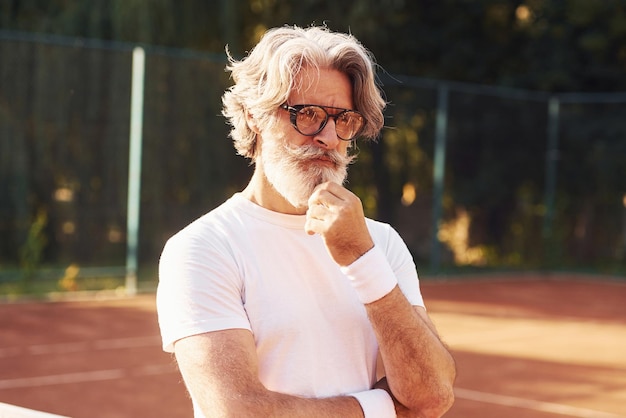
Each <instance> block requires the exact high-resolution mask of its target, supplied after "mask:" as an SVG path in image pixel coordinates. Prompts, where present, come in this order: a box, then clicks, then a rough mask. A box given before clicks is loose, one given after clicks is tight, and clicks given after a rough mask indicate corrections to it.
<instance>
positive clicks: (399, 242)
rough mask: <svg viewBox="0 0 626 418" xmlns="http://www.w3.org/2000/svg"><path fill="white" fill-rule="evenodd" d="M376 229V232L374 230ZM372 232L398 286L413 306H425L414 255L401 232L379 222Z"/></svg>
mask: <svg viewBox="0 0 626 418" xmlns="http://www.w3.org/2000/svg"><path fill="white" fill-rule="evenodd" d="M374 231H376V232H374ZM372 232H374V234H373V236H374V240H375V242H376V245H381V246H382V247H383V251H384V252H385V254H386V256H387V260H388V261H389V264H390V265H391V268H392V269H393V271H394V273H395V275H396V278H397V279H398V286H399V287H400V290H402V293H404V295H405V296H406V298H407V299H408V301H409V302H410V303H411V305H413V306H422V307H424V306H425V305H424V299H423V297H422V293H421V291H420V285H419V278H418V275H417V268H416V267H415V262H414V261H413V256H412V255H411V252H410V251H409V249H408V247H407V246H406V244H405V242H404V240H403V239H402V238H401V237H400V234H398V232H397V231H396V230H395V229H394V228H392V227H391V226H390V225H387V224H382V223H377V224H376V225H375V226H374V228H373V230H372Z"/></svg>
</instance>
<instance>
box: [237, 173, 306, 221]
mask: <svg viewBox="0 0 626 418" xmlns="http://www.w3.org/2000/svg"><path fill="white" fill-rule="evenodd" d="M241 194H242V196H243V197H245V198H246V199H248V200H249V201H251V202H252V203H255V204H257V205H259V206H261V207H262V208H265V209H268V210H271V211H274V212H279V213H284V214H287V215H304V214H305V213H306V210H307V208H306V207H295V206H293V205H292V204H291V203H289V201H287V199H285V198H284V197H283V195H281V194H280V193H278V192H277V191H276V189H275V188H274V186H272V185H271V183H270V182H269V181H268V180H267V177H266V176H265V173H264V172H263V167H262V165H260V164H257V165H256V166H255V169H254V174H253V175H252V178H251V179H250V182H249V183H248V185H247V186H246V188H245V189H244V190H243V191H242V192H241Z"/></svg>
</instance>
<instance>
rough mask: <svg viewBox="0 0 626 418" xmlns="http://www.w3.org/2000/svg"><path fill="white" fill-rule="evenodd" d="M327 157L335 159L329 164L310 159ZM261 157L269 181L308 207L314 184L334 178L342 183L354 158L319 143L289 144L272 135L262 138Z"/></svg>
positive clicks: (298, 204)
mask: <svg viewBox="0 0 626 418" xmlns="http://www.w3.org/2000/svg"><path fill="white" fill-rule="evenodd" d="M320 156H326V157H328V158H330V159H331V161H333V162H335V167H334V168H332V167H327V166H322V165H318V164H315V163H313V162H311V161H310V160H311V159H314V158H318V157H320ZM261 158H262V161H263V169H264V172H265V176H266V177H267V180H268V181H269V182H270V184H271V185H272V186H273V187H274V189H276V191H277V192H278V193H280V194H281V195H282V196H283V197H284V198H285V199H286V200H287V201H288V202H289V203H290V204H291V205H293V206H294V207H296V208H303V207H307V206H308V200H309V197H310V196H311V194H313V191H314V190H315V187H317V186H318V185H319V184H321V183H324V182H327V181H331V182H334V183H337V184H343V183H344V181H345V180H346V177H347V175H348V164H350V163H351V162H352V161H353V160H354V157H352V156H344V155H342V154H340V153H339V152H337V151H335V150H331V151H325V150H324V149H323V148H320V147H318V146H316V145H303V146H299V147H290V146H289V145H288V144H287V143H286V139H282V138H276V137H273V138H271V139H268V140H265V141H263V145H262V149H261Z"/></svg>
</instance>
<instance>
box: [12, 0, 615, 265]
mask: <svg viewBox="0 0 626 418" xmlns="http://www.w3.org/2000/svg"><path fill="white" fill-rule="evenodd" d="M311 23H316V24H321V23H325V24H327V25H328V26H329V27H330V28H331V29H334V30H340V31H350V32H352V33H353V34H355V35H356V36H357V37H358V38H359V39H360V40H361V41H362V42H363V43H364V44H365V45H366V46H367V47H368V48H369V49H370V50H371V51H372V52H373V53H374V55H375V56H376V58H377V61H378V63H379V64H380V66H381V67H382V69H383V70H382V71H381V73H383V72H384V71H386V72H389V73H391V74H402V75H409V76H417V77H428V78H434V79H441V80H454V81H462V82H473V83H480V84H490V85H498V86H507V87H517V88H525V89H531V90H540V91H545V92H567V91H586V92H603V91H615V90H626V77H624V74H625V71H626V0H603V1H588V0H565V1H560V0H474V1H458V0H440V1H409V0H378V1H376V0H354V1H348V2H339V1H336V0H300V1H297V2H296V1H293V0H238V1H235V0H219V1H205V0H202V1H200V0H189V1H184V2H180V1H177V0H111V1H109V0H69V1H68V0H52V1H50V0H13V1H9V2H1V3H0V29H5V30H13V31H31V32H41V33H50V34H56V35H66V36H76V37H84V38H97V39H102V40H110V41H122V42H129V43H144V44H151V45H155V46H162V47H173V48H185V50H186V51H189V50H195V51H201V52H205V53H211V54H217V56H218V57H219V59H218V60H214V59H204V58H198V57H195V56H193V54H190V55H192V57H191V58H189V57H188V56H185V57H184V58H183V56H184V55H185V54H183V53H181V52H180V51H174V50H171V49H170V50H167V51H166V52H167V53H159V52H155V51H160V52H163V51H162V50H156V49H155V48H153V49H152V52H151V53H149V54H148V58H147V59H148V61H147V66H148V69H149V70H148V71H149V72H148V74H147V79H146V90H145V92H146V99H145V104H146V108H145V120H146V121H147V122H146V124H145V127H144V136H145V139H144V150H145V153H144V173H148V174H147V175H145V176H144V179H143V180H144V181H143V185H142V222H143V223H142V226H141V230H142V234H144V235H143V238H142V246H141V248H142V250H141V251H142V253H141V256H142V257H144V259H145V258H148V259H150V260H154V259H156V257H157V255H158V252H159V250H160V248H162V245H163V242H164V240H165V239H166V237H167V236H169V235H170V234H171V233H173V232H174V231H175V230H177V229H178V228H180V227H182V226H184V224H185V223H186V222H188V221H189V220H191V219H193V218H194V217H196V216H199V215H200V214H202V213H203V212H204V211H206V209H208V208H210V207H213V206H214V205H216V204H217V203H219V202H220V201H222V200H223V199H225V198H227V197H228V196H229V195H230V194H232V192H234V191H236V190H238V189H240V188H241V186H242V185H243V184H245V181H246V180H247V178H248V176H249V174H250V169H249V167H246V162H245V161H243V160H242V159H240V158H237V157H235V156H234V151H233V149H232V146H231V144H230V142H229V141H228V139H227V129H226V127H225V126H224V123H223V120H222V119H220V118H219V113H220V109H219V107H220V102H219V96H220V95H221V92H222V91H223V89H224V88H225V86H227V85H228V83H229V80H228V78H227V77H228V76H227V74H225V73H224V72H223V66H224V58H225V54H224V46H225V45H226V44H229V46H230V49H231V50H232V51H233V52H234V54H235V55H242V54H243V53H245V51H246V50H248V49H249V48H250V47H252V46H253V45H254V44H255V43H256V42H257V40H258V38H259V37H260V36H261V34H262V33H263V32H264V30H265V29H267V28H269V27H273V26H279V25H283V24H298V25H301V26H307V25H309V24H311ZM108 45H112V44H108ZM3 48H4V50H3V51H4V52H3V54H4V55H3V56H11V57H13V58H14V61H15V64H13V63H12V65H14V66H15V68H18V70H17V71H13V70H11V71H8V72H6V73H3V74H8V75H5V76H4V77H5V79H3V80H0V82H3V83H4V84H2V85H0V99H1V100H2V101H1V102H0V115H2V119H1V120H2V121H3V122H4V121H6V123H3V124H0V125H2V126H0V129H2V134H3V136H4V137H7V138H13V139H12V140H13V141H14V142H13V143H12V145H11V146H12V148H11V149H12V150H14V151H13V153H12V154H11V155H12V156H13V155H14V157H11V161H9V159H8V158H7V157H4V158H3V159H2V163H3V164H2V165H3V167H2V169H0V170H2V174H3V175H4V174H5V172H6V173H9V174H12V173H13V172H12V171H11V170H12V169H13V168H11V169H9V168H6V167H9V166H11V167H13V165H15V166H16V167H17V168H16V169H15V172H16V173H17V174H15V177H11V181H7V182H6V183H7V184H8V183H10V184H13V185H14V186H10V187H9V186H8V185H4V184H2V185H0V187H2V189H1V190H2V191H5V190H7V191H10V192H11V193H10V195H11V199H12V200H13V201H15V202H20V203H19V205H21V207H20V208H18V209H19V210H18V209H15V212H16V213H18V215H20V216H21V217H20V216H18V218H20V219H18V221H17V222H18V223H19V222H21V223H24V224H26V222H25V221H24V220H23V219H21V218H22V217H25V214H27V213H30V210H26V209H28V208H27V207H26V206H27V205H29V207H36V206H45V207H47V208H48V209H49V212H48V213H47V216H48V218H49V219H47V220H46V218H45V217H40V216H38V217H37V218H36V219H35V221H33V223H32V224H31V225H30V230H29V232H28V239H27V240H26V243H25V244H24V246H23V247H22V249H21V252H20V253H19V254H13V253H11V254H9V255H10V256H15V257H14V259H17V258H18V257H19V258H20V260H21V262H22V267H23V269H24V274H25V277H32V276H33V274H34V272H35V271H36V269H37V268H38V266H39V265H40V264H41V262H42V260H43V259H45V258H46V257H48V258H50V259H54V260H58V261H59V263H60V264H62V265H68V264H69V263H71V262H73V258H74V257H76V258H79V259H80V260H81V263H82V262H83V260H87V261H90V262H94V261H97V262H105V261H106V262H109V260H113V261H111V262H117V260H119V259H120V258H121V257H123V251H124V248H123V244H124V236H123V227H122V226H123V225H124V221H125V218H124V210H125V208H124V202H125V196H124V192H125V167H126V166H127V161H126V154H125V152H126V147H127V145H126V141H127V138H128V133H127V127H128V120H127V118H126V117H127V106H128V103H127V102H128V97H127V92H128V88H129V84H130V80H129V77H128V68H129V66H130V60H129V54H128V53H127V51H125V50H124V48H118V49H113V50H106V48H101V49H96V48H92V49H83V48H79V47H73V46H67V45H65V48H61V47H58V46H57V47H51V46H50V45H46V46H41V45H40V46H37V47H33V48H30V47H28V46H25V45H24V44H20V43H18V42H16V43H11V44H10V45H9V44H5V45H3ZM208 56H211V57H213V58H214V57H215V55H209V54H207V55H205V56H203V57H208ZM68 63H71V65H68ZM17 66H19V67H17ZM12 77H15V78H12ZM385 92H386V94H387V96H388V99H389V102H390V106H389V108H388V109H387V113H386V117H387V119H386V128H385V129H384V131H383V134H382V136H381V139H380V141H379V142H378V143H375V144H361V145H359V147H360V155H359V163H358V164H357V165H355V166H354V167H352V168H351V171H350V187H351V188H352V189H353V190H354V191H355V192H357V193H358V194H359V196H361V198H362V200H363V202H364V205H365V209H366V212H367V214H368V215H369V216H375V217H377V218H379V219H382V220H385V221H388V222H392V223H394V224H397V225H400V226H401V227H402V228H404V229H403V233H404V234H405V235H411V234H414V235H415V237H414V238H410V239H409V241H410V245H411V249H412V250H414V251H415V252H416V254H417V253H419V255H420V256H422V255H423V254H424V253H425V252H427V250H424V249H423V247H424V244H423V243H424V242H429V237H428V236H427V234H428V231H425V229H427V228H423V227H422V229H420V225H429V223H430V218H429V215H430V214H429V212H428V207H427V206H428V205H429V199H430V193H431V192H432V190H431V187H432V186H431V185H432V164H433V163H432V155H433V147H434V146H433V142H434V140H433V138H434V125H435V124H434V121H435V116H436V115H435V110H434V109H436V90H435V89H434V88H431V87H428V88H426V87H425V88H413V87H407V86H401V87H397V86H395V85H394V86H393V87H390V86H385ZM50 98H53V99H50ZM50 100H53V101H54V105H52V106H51V105H50ZM9 103H10V105H9ZM449 107H450V108H449V126H448V138H447V166H446V188H445V191H446V194H445V196H444V210H445V212H446V213H445V216H446V220H451V219H452V218H454V216H456V213H457V212H458V210H459V209H462V210H464V211H466V212H467V213H468V214H469V216H470V217H471V219H472V222H471V227H470V229H471V231H470V234H469V235H470V242H468V243H467V245H468V247H469V248H473V247H480V248H484V249H485V254H486V255H485V257H486V258H487V259H488V262H489V263H491V264H492V265H495V264H500V265H504V264H506V265H509V266H520V265H525V266H527V267H528V266H532V267H535V266H541V262H542V260H548V262H550V263H554V264H551V265H550V267H555V266H556V265H557V264H559V263H560V264H561V265H563V264H564V263H569V265H572V266H574V267H576V266H578V264H577V263H589V262H593V263H596V264H598V265H611V266H613V265H614V264H615V263H617V264H619V263H620V262H621V263H622V264H623V257H624V251H625V250H624V249H623V248H624V247H625V246H626V244H625V243H624V242H625V241H624V240H626V231H625V232H621V229H620V227H617V228H616V227H615V224H616V222H624V221H622V220H621V219H622V218H623V216H624V215H623V213H624V205H623V203H622V199H623V194H624V193H625V192H626V184H625V183H624V179H626V172H625V171H624V170H625V168H626V165H624V163H623V162H624V156H625V155H626V149H625V148H624V147H625V145H624V144H625V143H624V140H623V138H624V137H625V136H624V127H623V126H624V125H623V122H622V121H623V114H624V113H623V112H624V108H623V105H617V104H611V105H610V106H608V105H607V106H601V105H574V104H571V105H567V106H565V105H564V106H563V108H562V116H561V139H562V141H561V143H560V144H559V148H560V150H561V154H560V155H559V160H558V171H559V175H558V179H557V189H558V190H557V201H556V210H555V220H556V221H555V222H556V225H555V228H554V233H553V236H552V237H551V238H550V240H548V241H546V242H544V243H543V244H542V237H541V232H540V226H541V220H542V216H543V215H544V211H545V208H544V207H543V190H544V181H545V178H544V173H545V147H546V145H545V142H546V139H545V132H546V124H547V122H546V103H545V102H543V101H524V100H517V99H510V100H509V99H498V98H493V97H487V96H485V95H481V94H474V93H467V92H459V91H456V92H453V94H452V96H451V98H450V106H449ZM13 145H14V146H15V148H13ZM3 146H4V145H3ZM18 146H19V147H18ZM6 147H7V149H8V147H9V146H6ZM13 160H14V161H13ZM7 178H8V177H7ZM14 178H15V179H16V181H13V179H14ZM17 185H19V187H17ZM407 185H411V186H412V187H414V193H416V196H415V203H412V204H408V203H407V202H406V200H403V198H404V197H406V196H404V190H405V187H406V186H407ZM409 189H410V188H409ZM59 190H62V191H67V192H68V193H69V194H71V195H72V199H70V200H67V201H64V200H59V199H56V198H55V199H53V198H52V197H51V194H52V193H55V192H56V191H59ZM26 202H28V203H26ZM110 202H115V203H113V204H112V206H113V207H109V206H107V205H110ZM0 205H4V203H3V202H0ZM16 205H18V204H17V203H16ZM46 205H47V206H46ZM0 209H1V210H3V211H9V210H14V209H13V208H9V209H6V205H5V206H2V207H0ZM3 213H4V212H3ZM95 218H97V219H104V221H103V222H97V221H94V219H95ZM59 225H61V226H59ZM20 228H24V229H26V226H20V227H16V228H15V229H16V231H17V232H15V233H14V234H13V235H16V236H22V235H24V233H25V232H26V231H21V230H20ZM47 240H49V242H48V241H47ZM85 242H89V245H85V244H84V243H85ZM9 247H10V246H9V245H4V246H3V248H2V250H3V251H13V252H17V250H16V249H15V248H13V249H12V250H11V249H10V248H9ZM15 247H17V246H15ZM616 248H617V250H616ZM616 252H617V253H618V256H616V255H615V253H616ZM619 254H621V255H619ZM0 256H4V254H1V255H0ZM607 260H608V261H607ZM616 260H617V261H616ZM616 268H617V269H618V270H619V266H618V267H616ZM621 268H622V270H623V267H621Z"/></svg>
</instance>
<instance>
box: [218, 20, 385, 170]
mask: <svg viewBox="0 0 626 418" xmlns="http://www.w3.org/2000/svg"><path fill="white" fill-rule="evenodd" d="M226 52H227V54H228V60H229V65H228V66H227V67H226V70H229V71H231V76H232V78H233V81H234V85H233V86H231V87H230V88H229V89H228V90H226V92H225V93H224V95H223V96H222V103H223V109H222V114H223V115H224V116H225V117H226V119H227V120H228V122H229V124H230V125H231V132H230V136H231V138H232V139H233V142H234V145H235V149H236V150H237V152H238V153H239V154H240V155H242V156H244V157H246V158H250V159H252V160H254V158H255V154H256V133H255V132H254V131H253V130H252V129H251V128H250V126H248V123H247V120H246V113H249V114H250V115H251V116H252V117H253V118H254V119H255V121H256V122H257V124H258V125H259V126H260V127H263V126H269V125H270V124H271V123H272V121H273V117H274V116H275V114H276V112H277V111H278V108H279V106H280V105H281V104H283V103H285V102H286V101H287V98H288V97H289V93H290V92H291V91H292V89H294V88H298V87H300V86H295V85H294V83H295V82H294V80H295V78H296V75H297V74H298V72H299V71H300V70H301V69H302V67H304V66H308V67H312V68H317V69H320V68H328V69H333V70H338V71H341V72H342V73H344V74H346V75H347V76H348V77H349V79H350V81H351V83H352V91H353V93H352V94H353V98H352V99H353V102H354V106H355V108H356V110H358V111H359V112H361V113H362V114H363V116H364V117H365V120H366V122H365V125H364V127H363V130H362V131H361V134H360V135H361V137H363V138H365V139H374V138H376V137H377V135H378V133H379V132H380V130H381V129H382V127H383V123H384V118H383V109H384V108H385V105H386V103H385V100H384V98H383V96H382V93H381V91H380V90H379V88H378V86H377V84H376V79H375V73H374V67H375V65H376V64H375V61H374V56H373V55H372V54H371V53H370V52H369V51H368V50H367V49H366V48H365V47H364V46H363V45H362V44H361V43H360V42H359V41H358V40H357V39H356V38H355V37H354V36H352V35H349V34H344V33H338V32H331V31H330V30H329V29H328V28H326V27H321V26H311V27H308V28H300V27H297V26H285V27H280V28H274V29H270V30H268V31H267V32H266V33H265V34H264V35H263V37H262V38H261V40H260V41H259V43H258V44H257V45H256V46H255V47H254V48H253V49H252V50H251V51H250V52H249V54H248V55H247V56H246V57H245V58H243V59H241V60H239V61H238V60H235V59H234V58H233V57H232V56H231V55H230V53H229V52H228V49H227V51H226Z"/></svg>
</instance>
